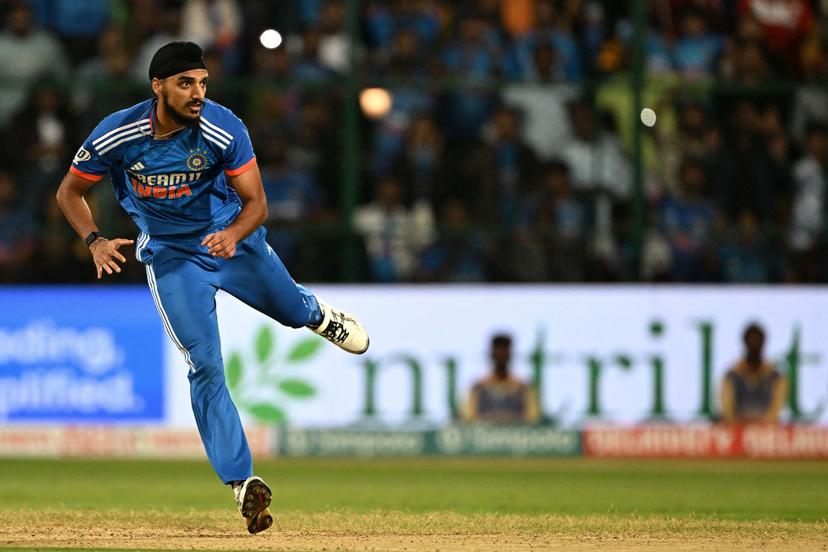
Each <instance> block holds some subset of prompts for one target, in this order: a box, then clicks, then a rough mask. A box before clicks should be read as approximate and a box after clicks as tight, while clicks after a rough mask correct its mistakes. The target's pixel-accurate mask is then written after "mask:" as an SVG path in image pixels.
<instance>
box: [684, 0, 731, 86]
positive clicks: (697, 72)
mask: <svg viewBox="0 0 828 552" xmlns="http://www.w3.org/2000/svg"><path fill="white" fill-rule="evenodd" d="M706 27H707V24H706V22H705V19H704V17H703V14H702V13H701V12H700V11H697V10H694V9H690V10H688V11H687V12H686V13H685V14H684V17H683V18H682V29H681V31H682V32H681V35H680V36H679V38H678V40H677V41H676V46H675V51H674V59H675V63H676V68H677V69H678V70H679V72H681V73H683V74H684V75H685V76H687V77H696V78H710V77H712V76H713V75H714V74H715V72H716V63H717V61H718V58H719V55H720V54H721V51H722V46H723V44H722V38H721V37H720V36H718V35H717V34H714V33H710V32H709V31H708V30H707V28H706Z"/></svg>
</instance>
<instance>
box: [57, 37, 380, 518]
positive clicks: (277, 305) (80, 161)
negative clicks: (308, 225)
mask: <svg viewBox="0 0 828 552" xmlns="http://www.w3.org/2000/svg"><path fill="white" fill-rule="evenodd" d="M149 78H150V81H151V84H152V91H153V95H154V97H153V98H152V99H150V100H147V101H144V102H141V103H139V104H138V105H135V106H133V107H130V108H128V109H124V110H123V111H118V112H117V113H113V114H112V115H109V116H108V117H106V118H105V119H104V120H103V121H101V123H100V124H99V125H98V126H97V127H96V128H95V130H93V131H92V134H91V135H90V136H89V138H87V140H86V142H84V143H83V146H81V148H80V149H79V150H78V152H77V154H76V155H75V158H74V160H73V161H72V165H71V167H70V168H69V172H68V173H67V174H66V176H65V177H64V179H63V181H62V182H61V184H60V188H59V189H58V192H57V199H58V203H59V204H60V207H61V209H62V210H63V213H64V214H65V215H66V218H67V219H68V220H69V223H70V224H71V225H72V227H73V228H74V229H75V231H76V232H77V233H78V235H80V236H81V237H82V238H84V239H85V240H86V244H87V245H88V246H89V249H90V251H91V253H92V258H93V260H94V263H95V267H96V269H97V273H98V278H99V279H100V278H101V276H102V274H103V273H104V272H105V273H106V274H109V275H111V274H113V272H120V271H121V267H120V264H119V263H124V262H126V259H125V258H124V256H123V254H122V252H121V248H122V247H124V246H126V245H131V244H132V243H133V240H129V239H122V238H114V239H110V238H107V237H105V236H104V235H103V234H102V233H101V232H100V230H99V228H98V226H97V225H96V224H95V220H94V219H93V217H92V213H91V212H90V210H89V206H88V205H87V203H86V201H85V200H84V194H85V193H86V191H87V190H88V189H89V188H90V187H91V186H92V185H93V184H94V183H95V182H97V181H99V180H100V179H101V178H103V176H104V174H105V173H109V176H110V179H111V180H112V185H113V187H114V191H115V196H116V197H117V199H118V201H119V202H120V204H121V206H122V207H123V208H124V210H125V211H126V212H127V213H129V215H130V216H131V217H132V220H134V221H135V224H136V226H138V228H139V230H140V233H139V234H138V238H137V243H136V247H135V256H136V258H137V259H138V260H139V261H140V262H141V263H143V264H144V265H145V267H146V272H147V281H148V282H149V288H150V291H151V293H152V296H153V299H154V300H155V305H156V307H157V308H158V313H159V314H160V316H161V320H162V322H163V325H164V328H165V329H166V331H167V333H168V334H169V336H170V338H171V339H172V341H173V342H174V343H175V345H176V347H178V349H179V350H180V351H181V353H182V354H183V355H184V359H185V361H186V362H187V365H188V366H189V373H188V378H189V380H190V396H191V400H192V406H193V413H194V414H195V420H196V424H197V425H198V430H199V433H200V435H201V439H202V441H203V442H204V448H205V449H206V451H207V457H208V458H209V459H210V463H211V464H212V466H213V468H214V469H215V471H216V473H217V474H218V476H219V477H220V478H221V480H222V481H223V482H224V483H226V484H228V485H231V486H232V488H233V491H234V493H235V497H236V503H237V505H238V507H239V510H240V511H241V514H242V516H243V517H244V518H245V520H246V523H247V529H248V531H249V532H250V533H258V532H259V531H263V530H265V529H267V528H268V527H270V525H271V524H272V523H273V518H272V516H271V514H270V510H269V506H270V501H271V491H270V488H269V487H268V486H267V484H265V482H264V481H263V480H262V479H261V478H259V477H256V476H254V475H253V461H252V458H251V455H250V449H249V447H248V444H247V440H246V438H245V435H244V429H243V428H242V425H241V422H240V420H239V414H238V412H237V411H236V407H235V405H234V404H233V402H232V400H231V399H230V394H229V392H228V390H227V386H226V384H225V380H224V362H223V361H222V357H221V346H220V342H219V333H218V325H217V322H216V300H215V295H216V291H218V290H219V289H223V290H225V291H226V292H228V293H230V294H231V295H234V296H235V297H237V298H238V299H240V300H241V301H243V302H245V303H246V304H248V305H250V306H251V307H253V308H255V309H256V310H258V311H260V312H262V313H264V314H266V315H268V316H270V317H271V318H273V319H274V320H276V321H278V322H280V323H281V324H284V325H285V326H290V327H292V328H301V327H303V326H306V327H308V328H310V329H311V330H313V331H314V332H316V333H317V334H319V335H321V336H323V337H324V338H326V339H328V340H329V341H330V342H332V343H334V344H335V345H337V346H339V347H341V348H342V349H344V350H345V351H348V352H350V353H355V354H362V353H364V352H365V351H366V350H367V349H368V335H367V333H366V332H365V330H364V329H363V328H362V326H361V325H360V324H359V322H358V321H357V320H356V319H355V318H354V317H353V316H351V315H349V314H348V313H345V312H342V311H340V310H338V309H335V308H333V307H331V306H330V305H327V304H325V303H324V302H322V301H321V300H320V299H319V298H318V297H316V296H314V294H313V293H311V292H310V291H309V290H307V289H306V288H304V287H303V286H301V285H298V284H296V283H295V282H294V281H293V279H292V278H291V277H290V274H288V272H287V270H286V269H285V267H284V265H283V264H282V262H281V260H280V259H279V257H278V256H277V255H276V253H275V252H274V251H273V249H271V248H270V246H269V245H268V244H267V243H266V242H265V229H264V228H263V227H262V226H261V225H262V223H263V222H264V221H265V219H266V218H267V205H266V201H265V194H264V189H263V188H262V181H261V176H260V174H259V168H258V166H257V165H256V157H255V155H254V153H253V147H252V145H251V143H250V137H249V136H248V132H247V128H246V127H245V125H244V123H242V121H241V120H240V119H239V118H238V117H236V116H235V115H234V114H233V113H232V112H231V111H230V110H229V109H227V108H225V107H222V106H221V105H219V104H217V103H215V102H212V101H210V100H208V99H206V97H205V93H206V91H207V79H208V73H207V67H206V65H205V63H204V60H203V57H202V51H201V48H200V47H199V46H198V45H196V44H193V43H192V42H173V43H170V44H167V45H165V46H163V47H162V48H160V49H159V50H158V51H157V52H156V53H155V56H154V57H153V59H152V62H151V64H150V67H149Z"/></svg>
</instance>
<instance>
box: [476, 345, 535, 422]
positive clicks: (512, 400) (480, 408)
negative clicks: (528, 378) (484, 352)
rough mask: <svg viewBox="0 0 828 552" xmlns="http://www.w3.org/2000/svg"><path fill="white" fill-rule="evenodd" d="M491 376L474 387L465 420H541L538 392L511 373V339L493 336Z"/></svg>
mask: <svg viewBox="0 0 828 552" xmlns="http://www.w3.org/2000/svg"><path fill="white" fill-rule="evenodd" d="M490 358H491V361H492V371H491V373H490V374H489V375H488V376H486V377H485V378H483V379H482V380H480V381H478V382H477V383H475V384H474V386H473V387H472V389H471V392H470V394H469V400H468V403H467V404H466V412H465V414H466V418H467V419H468V420H471V421H477V422H494V423H499V424H516V423H534V422H537V421H538V418H539V412H538V403H537V396H536V394H535V390H534V389H533V388H532V387H530V386H528V385H527V384H526V383H524V382H522V381H521V380H520V379H518V378H516V377H514V376H513V375H511V374H510V368H509V365H510V363H511V361H512V338H511V337H510V336H508V335H505V334H497V335H495V336H494V337H492V343H491V351H490Z"/></svg>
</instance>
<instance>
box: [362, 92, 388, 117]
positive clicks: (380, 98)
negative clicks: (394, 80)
mask: <svg viewBox="0 0 828 552" xmlns="http://www.w3.org/2000/svg"><path fill="white" fill-rule="evenodd" d="M393 101H394V98H393V96H392V95H391V93H390V92H389V91H388V90H386V89H384V88H366V89H365V90H363V91H362V92H361V93H360V94H359V106H360V107H361V108H362V112H363V113H365V115H366V116H367V117H370V118H371V119H379V118H381V117H385V116H386V115H388V112H389V111H391V105H392V103H393Z"/></svg>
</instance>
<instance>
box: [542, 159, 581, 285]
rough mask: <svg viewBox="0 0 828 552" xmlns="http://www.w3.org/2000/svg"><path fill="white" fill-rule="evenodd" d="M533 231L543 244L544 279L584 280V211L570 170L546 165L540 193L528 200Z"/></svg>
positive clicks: (556, 165)
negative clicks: (573, 189)
mask: <svg viewBox="0 0 828 552" xmlns="http://www.w3.org/2000/svg"><path fill="white" fill-rule="evenodd" d="M529 205H530V218H531V224H532V229H533V230H534V232H535V233H536V234H537V235H538V236H539V237H540V238H541V242H542V243H543V244H544V246H545V247H544V258H545V259H546V263H547V272H546V273H547V275H548V277H549V279H550V280H551V281H555V282H577V281H580V280H583V278H584V275H585V274H584V260H585V259H584V255H583V251H584V248H585V247H586V242H587V228H588V222H589V221H588V220H587V209H586V205H584V202H583V199H582V198H580V197H578V196H576V195H575V194H574V193H573V191H572V184H571V182H570V176H569V167H568V166H567V165H566V163H563V162H561V161H552V162H550V163H548V164H547V165H546V167H545V168H544V171H543V177H542V180H541V189H540V190H539V191H538V192H536V193H535V194H534V195H533V196H531V197H530V199H529Z"/></svg>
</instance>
